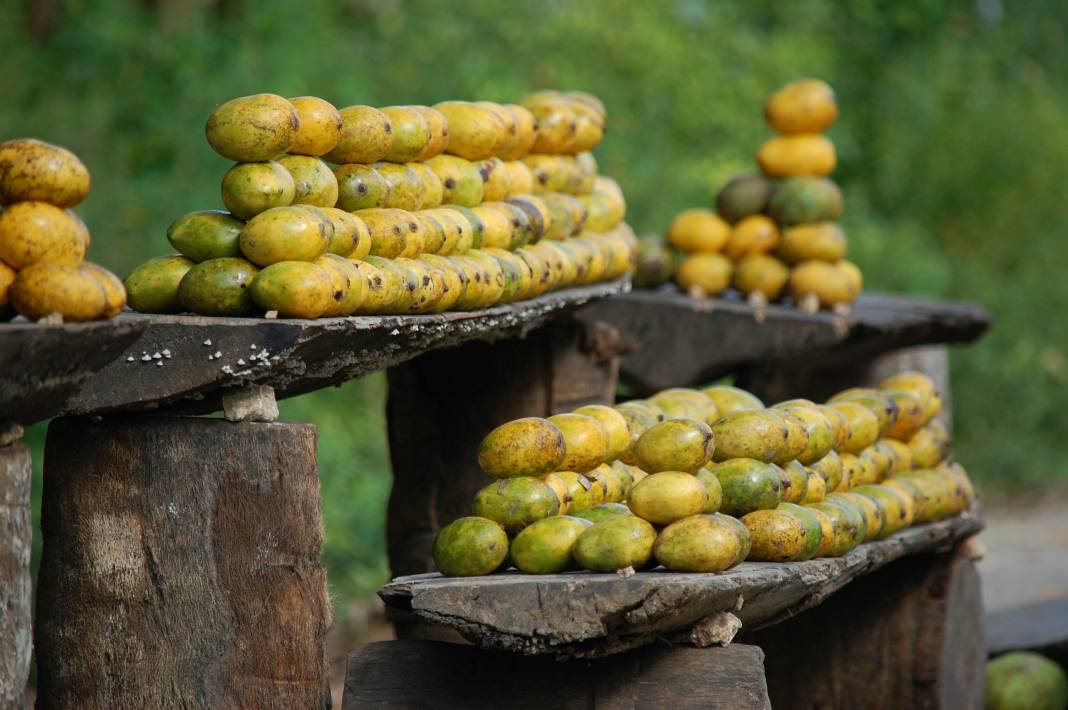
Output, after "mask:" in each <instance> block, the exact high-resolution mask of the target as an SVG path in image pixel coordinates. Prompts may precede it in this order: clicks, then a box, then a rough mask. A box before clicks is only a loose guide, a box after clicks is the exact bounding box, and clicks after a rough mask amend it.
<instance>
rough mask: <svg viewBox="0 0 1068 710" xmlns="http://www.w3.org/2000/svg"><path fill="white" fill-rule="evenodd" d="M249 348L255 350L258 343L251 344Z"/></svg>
mask: <svg viewBox="0 0 1068 710" xmlns="http://www.w3.org/2000/svg"><path fill="white" fill-rule="evenodd" d="M248 349H249V350H255V349H256V343H253V344H252V345H249V346H248Z"/></svg>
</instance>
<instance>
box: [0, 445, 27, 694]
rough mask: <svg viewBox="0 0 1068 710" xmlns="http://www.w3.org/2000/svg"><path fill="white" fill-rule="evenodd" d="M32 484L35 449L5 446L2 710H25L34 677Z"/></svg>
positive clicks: (0, 538)
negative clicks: (30, 678)
mask: <svg viewBox="0 0 1068 710" xmlns="http://www.w3.org/2000/svg"><path fill="white" fill-rule="evenodd" d="M32 480H33V468H32V467H31V466H30V450H29V449H28V448H27V447H25V446H23V445H22V444H11V445H9V446H4V447H0V708H14V707H21V705H22V694H23V691H24V690H25V688H26V679H27V677H28V676H29V674H30V654H31V651H32V640H33V621H32V615H31V613H30V601H31V598H32V593H31V582H30V579H31V578H30V550H31V548H32V547H33V520H32V518H31V515H30V484H31V481H32Z"/></svg>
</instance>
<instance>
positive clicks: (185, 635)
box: [36, 415, 331, 710]
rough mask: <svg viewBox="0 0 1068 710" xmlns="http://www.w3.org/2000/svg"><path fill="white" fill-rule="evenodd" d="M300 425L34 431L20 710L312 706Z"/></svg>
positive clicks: (310, 534)
mask: <svg viewBox="0 0 1068 710" xmlns="http://www.w3.org/2000/svg"><path fill="white" fill-rule="evenodd" d="M315 443H316V433H315V428H314V427H313V426H312V425H310V424H302V423H280V422H279V423H251V422H243V423H230V422H226V421H223V420H219V419H196V418H175V417H146V416H143V415H142V416H137V417H109V418H105V419H103V420H99V419H98V420H96V421H95V422H94V421H93V420H91V419H81V418H78V419H75V418H70V419H57V420H54V421H53V422H52V424H51V425H50V426H49V429H48V438H47V442H46V448H45V489H44V499H43V506H42V521H41V527H42V532H43V535H44V557H43V559H42V561H41V570H40V576H39V580H38V596H37V628H36V643H37V664H38V665H37V668H38V676H37V678H38V699H37V703H38V708H42V709H44V710H47V709H49V708H79V709H88V710H95V709H97V708H99V709H101V710H103V709H105V708H106V709H108V710H112V709H114V708H138V709H140V708H159V709H166V708H183V709H187V708H249V707H255V708H286V709H289V708H326V707H329V706H330V694H329V687H328V676H327V660H326V656H325V652H324V637H325V634H326V632H327V629H328V627H329V626H330V623H331V618H330V601H329V598H328V595H327V588H326V574H325V571H324V569H323V567H322V566H321V564H320V561H319V554H320V549H321V547H322V542H323V521H322V514H321V510H320V500H319V479H318V474H317V470H316V465H315Z"/></svg>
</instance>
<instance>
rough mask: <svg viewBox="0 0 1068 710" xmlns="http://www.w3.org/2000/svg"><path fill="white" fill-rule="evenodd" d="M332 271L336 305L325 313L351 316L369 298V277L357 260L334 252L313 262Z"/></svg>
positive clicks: (327, 314)
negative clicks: (361, 269)
mask: <svg viewBox="0 0 1068 710" xmlns="http://www.w3.org/2000/svg"><path fill="white" fill-rule="evenodd" d="M312 263H313V264H315V265H316V266H319V267H321V268H323V269H325V270H327V271H329V272H330V273H331V276H332V277H333V281H334V305H333V306H332V307H331V308H330V309H328V310H327V311H326V312H325V313H324V314H323V315H326V316H331V317H333V316H349V315H352V314H353V313H355V312H356V311H358V310H359V309H360V307H361V306H362V305H363V302H364V300H365V299H366V298H367V291H368V288H367V277H366V275H365V274H364V273H363V272H361V271H360V267H359V266H358V265H357V264H356V262H355V261H351V260H349V259H346V258H345V257H343V256H340V255H338V254H333V253H329V252H328V253H326V254H323V255H322V256H320V257H319V258H318V259H316V260H315V261H313V262H312Z"/></svg>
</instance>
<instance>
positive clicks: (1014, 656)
mask: <svg viewBox="0 0 1068 710" xmlns="http://www.w3.org/2000/svg"><path fill="white" fill-rule="evenodd" d="M984 697H985V707H986V708H987V710H1063V709H1064V708H1065V707H1068V674H1065V672H1064V668H1062V667H1061V666H1060V665H1058V664H1057V662H1056V661H1053V660H1051V659H1049V658H1047V657H1045V656H1043V655H1041V654H1038V653H1034V652H1032V651H1012V652H1011V653H1006V654H1005V655H1003V656H998V657H997V658H995V659H994V660H993V661H990V662H988V663H987V664H986V692H985V696H984Z"/></svg>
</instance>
